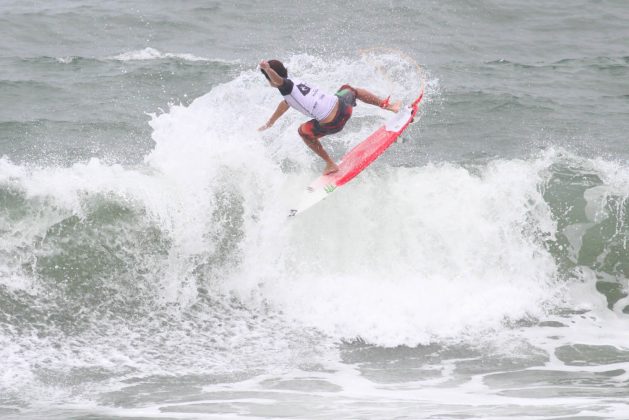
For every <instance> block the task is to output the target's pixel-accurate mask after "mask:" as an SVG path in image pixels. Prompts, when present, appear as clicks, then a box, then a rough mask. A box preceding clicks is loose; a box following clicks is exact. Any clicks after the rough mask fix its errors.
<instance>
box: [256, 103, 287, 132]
mask: <svg viewBox="0 0 629 420" xmlns="http://www.w3.org/2000/svg"><path fill="white" fill-rule="evenodd" d="M288 108H289V105H288V103H287V102H286V101H282V102H280V103H279V105H278V106H277V108H275V112H274V113H273V115H271V118H269V120H268V121H267V122H266V124H264V125H263V126H262V127H260V128H258V131H263V130H266V129H267V128H269V127H272V126H273V124H275V121H277V120H278V119H279V118H280V117H281V116H282V115H284V113H285V112H286V111H288Z"/></svg>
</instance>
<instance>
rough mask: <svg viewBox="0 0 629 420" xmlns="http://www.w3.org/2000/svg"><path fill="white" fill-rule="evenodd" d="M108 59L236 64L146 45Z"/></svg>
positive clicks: (231, 61)
mask: <svg viewBox="0 0 629 420" xmlns="http://www.w3.org/2000/svg"><path fill="white" fill-rule="evenodd" d="M107 59H109V60H117V61H144V60H165V59H177V60H183V61H211V62H215V63H223V64H236V63H238V61H236V60H224V59H220V58H206V57H199V56H196V55H194V54H185V53H180V54H176V53H164V52H161V51H159V50H157V49H155V48H151V47H146V48H144V49H141V50H135V51H128V52H124V53H121V54H118V55H114V56H110V57H107Z"/></svg>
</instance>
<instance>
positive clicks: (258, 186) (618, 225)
mask: <svg viewBox="0 0 629 420" xmlns="http://www.w3.org/2000/svg"><path fill="white" fill-rule="evenodd" d="M376 59H377V60H380V62H381V63H382V64H383V65H386V66H387V68H388V69H389V71H390V72H391V74H404V73H409V72H412V71H413V69H412V68H411V67H410V66H409V65H408V64H404V63H401V62H399V61H395V60H394V59H393V58H391V57H388V56H386V55H382V56H378V57H377V58H376ZM288 67H289V68H295V69H297V68H298V69H300V70H301V71H302V73H301V74H299V76H300V77H303V78H305V79H308V80H312V81H313V82H316V83H318V84H320V85H321V86H322V87H324V88H325V89H327V90H333V89H335V88H337V86H334V85H331V84H330V82H329V81H330V80H344V79H347V78H348V77H349V76H350V75H351V79H352V80H353V82H352V83H355V84H356V85H364V86H371V87H372V88H373V89H374V90H376V91H379V90H383V91H384V90H391V91H392V94H393V96H395V97H403V96H404V94H405V92H408V91H409V89H411V88H412V86H408V83H407V81H406V80H404V79H402V78H401V77H394V78H392V79H390V80H383V79H380V81H379V82H377V83H375V84H374V82H373V81H374V80H378V78H377V77H375V76H376V73H374V72H375V70H374V69H373V67H370V66H366V65H365V63H364V62H360V61H359V62H356V61H349V60H337V61H336V62H335V63H334V66H332V70H330V67H329V63H326V62H323V61H322V60H320V59H318V58H315V57H312V56H308V55H297V56H294V57H292V58H291V60H290V62H289V63H288ZM387 83H388V84H391V85H392V86H386V84H387ZM409 95H410V94H409ZM438 97H439V84H438V81H436V80H431V79H430V77H428V99H427V101H426V103H425V105H424V107H425V109H430V107H431V106H432V104H433V103H434V102H435V99H438ZM234 98H235V99H234ZM278 99H279V97H278V96H277V93H276V92H275V90H273V89H271V88H269V87H267V86H265V85H264V84H263V83H261V80H260V75H259V72H257V71H256V70H245V71H243V72H241V73H240V74H239V75H238V76H237V77H235V78H234V79H232V80H231V81H228V82H226V83H222V84H219V85H217V86H215V87H214V88H212V90H211V91H210V92H209V93H207V94H206V95H204V96H202V97H200V98H198V99H196V100H194V101H193V102H192V103H191V104H189V105H187V106H185V105H178V106H172V107H171V108H170V109H169V111H168V112H164V113H161V114H159V115H157V114H156V115H153V116H152V117H151V118H152V119H151V121H150V126H151V129H152V135H151V136H152V140H153V142H154V147H153V149H152V151H151V152H150V153H149V154H147V155H146V156H145V158H144V162H143V163H142V164H138V165H134V166H121V165H116V164H109V163H106V162H104V161H102V160H99V159H91V160H89V161H87V162H83V163H76V164H73V165H71V166H54V165H51V166H41V165H40V166H36V165H28V164H22V163H15V162H12V161H10V160H9V159H7V158H3V159H1V160H0V209H2V211H1V212H0V232H1V233H2V240H1V241H0V371H2V372H3V373H2V374H1V375H0V390H2V393H1V394H2V395H3V397H1V398H0V403H2V404H4V405H6V406H9V407H24V406H29V405H30V404H31V403H32V399H33V398H35V397H33V396H36V398H37V399H38V400H39V401H40V402H41V401H43V402H46V401H55V402H58V401H65V402H68V401H71V402H73V403H77V404H78V403H81V402H82V401H85V400H86V399H87V400H89V401H93V395H98V397H97V400H98V403H97V404H101V405H114V406H122V407H132V406H134V404H139V405H142V404H143V403H146V401H143V400H142V397H141V395H142V392H143V391H142V389H152V388H151V384H152V383H153V384H155V383H159V378H163V377H168V376H176V377H177V378H180V379H181V380H182V381H183V383H185V384H187V385H186V386H189V387H191V389H194V390H196V391H194V392H200V391H199V389H200V388H199V387H200V386H201V384H208V383H209V384H213V383H228V384H229V383H236V382H241V381H246V380H248V379H250V378H253V377H256V376H258V375H261V374H264V375H269V376H263V377H264V380H263V383H264V384H266V385H268V387H270V388H272V389H275V388H273V387H276V386H277V387H279V389H282V384H281V383H280V382H281V381H280V382H277V379H274V377H273V372H278V371H286V370H290V369H302V370H304V371H307V372H311V374H312V375H315V376H316V375H317V374H321V375H323V373H322V372H325V366H329V363H331V362H330V360H338V359H339V358H341V359H343V360H344V361H350V363H351V360H356V357H358V360H360V363H361V366H362V367H361V369H365V370H364V371H363V372H362V374H363V375H364V376H365V377H367V378H371V379H372V380H373V381H374V383H376V384H377V383H386V382H387V381H391V380H392V379H391V377H388V376H386V375H390V374H391V372H392V371H387V372H388V373H387V372H385V373H383V372H382V371H381V370H378V367H377V366H376V365H375V364H376V362H374V361H373V360H371V359H370V357H371V356H370V354H371V353H369V352H370V351H374V352H378V351H380V352H385V351H387V349H392V350H391V351H392V352H396V351H404V350H400V349H404V348H406V349H408V351H416V352H418V353H417V354H416V357H417V358H419V359H421V360H424V361H426V360H429V359H430V358H431V357H435V358H437V359H436V360H450V361H452V360H456V363H455V362H452V363H454V364H453V365H452V366H453V371H454V372H457V373H456V375H460V376H456V375H455V376H454V379H455V382H456V380H459V379H460V378H461V377H463V376H465V375H468V376H470V375H474V374H477V373H479V372H477V371H474V369H475V368H472V367H470V366H468V365H466V364H465V362H462V360H463V359H465V358H466V357H478V358H479V359H482V358H483V357H484V356H482V355H479V353H478V352H481V353H482V351H481V350H479V349H483V348H484V349H487V348H491V349H493V350H491V352H490V353H491V354H494V353H493V352H494V351H495V352H496V353H499V354H500V357H498V356H497V357H496V358H495V359H491V360H492V362H491V363H494V362H495V364H496V366H493V367H491V368H490V369H494V370H493V372H494V373H495V372H501V371H502V368H501V366H502V365H500V363H503V362H504V363H505V364H507V365H510V366H520V367H523V368H526V367H527V366H537V365H540V364H542V365H543V364H544V363H546V358H545V357H546V356H544V354H552V355H554V356H553V357H556V358H557V359H558V360H560V361H561V362H563V363H565V364H566V365H571V364H572V365H573V366H576V365H579V354H583V353H584V352H586V353H587V352H588V351H593V352H595V353H596V349H595V348H594V350H592V349H593V347H591V346H592V345H594V344H596V339H595V337H596V334H597V332H596V328H595V327H594V326H595V325H602V326H603V327H605V328H606V329H609V330H610V331H611V330H614V329H615V328H616V327H617V326H618V323H619V322H626V319H625V318H626V316H627V313H629V299H628V298H627V293H626V290H627V279H628V277H629V276H628V274H629V252H628V250H627V246H628V238H629V213H628V207H629V177H627V173H629V172H628V169H629V168H627V166H626V164H623V163H619V162H613V161H611V160H604V159H586V158H583V157H579V156H577V155H575V154H571V153H569V152H567V151H565V150H561V149H558V148H554V149H553V148H550V149H546V150H544V151H541V152H539V153H537V154H534V155H531V156H528V157H523V158H512V159H511V158H491V159H485V160H481V161H468V162H459V163H452V162H434V163H428V164H424V163H423V162H419V163H416V164H415V165H408V164H406V163H405V164H404V165H400V161H402V162H405V158H404V156H408V155H409V154H412V153H416V152H417V150H418V149H420V148H421V143H422V136H421V125H417V126H413V127H412V128H411V129H410V132H409V134H408V136H409V137H410V138H411V140H412V141H411V142H407V143H404V144H396V145H394V146H393V149H392V150H390V151H389V152H388V153H387V154H386V155H385V156H383V157H382V159H380V160H379V161H378V162H377V163H376V164H374V165H373V166H372V167H371V168H370V169H369V170H367V171H366V172H365V173H363V174H362V175H361V176H360V177H359V178H357V179H356V180H355V181H354V182H352V183H351V184H349V185H348V186H346V187H344V188H343V190H342V191H339V192H337V193H336V194H334V195H333V196H330V197H329V198H328V199H327V200H326V201H325V202H323V203H321V204H319V205H318V206H317V207H315V208H313V209H312V210H310V211H309V212H307V213H305V214H303V217H299V218H297V219H295V220H291V221H288V220H287V219H286V209H287V208H289V206H290V204H291V203H292V202H293V200H294V199H295V198H296V197H297V196H298V195H299V194H300V193H301V191H302V190H303V186H304V185H307V183H308V181H309V180H310V179H311V178H312V177H314V176H315V174H316V172H317V171H318V170H320V165H319V163H320V162H318V161H317V160H315V159H314V158H313V157H312V155H311V154H310V153H309V152H308V150H307V149H306V147H304V145H303V144H302V143H301V142H300V141H299V139H298V137H297V127H298V125H299V124H300V123H301V122H302V118H301V117H300V116H299V115H297V113H292V114H291V113H289V114H287V115H286V117H285V118H284V119H283V120H282V121H280V122H278V124H277V125H276V127H274V128H272V129H271V130H268V131H266V132H264V133H263V134H262V135H260V134H258V133H257V132H256V131H255V127H257V126H258V125H259V124H258V122H259V121H257V120H255V121H253V120H252V118H251V116H252V115H256V114H259V115H266V114H267V113H269V109H270V104H274V103H276V102H277V101H278ZM245 103H246V104H248V106H250V107H251V113H250V114H247V115H244V114H243V113H242V112H240V111H241V109H242V107H243V104H245ZM422 112H427V111H425V110H423V111H422ZM385 115H386V114H385V113H384V111H382V110H379V109H376V108H372V107H367V106H363V105H360V106H359V107H357V108H356V111H355V114H354V117H353V119H352V120H351V122H350V124H348V129H347V130H345V131H344V132H343V133H342V134H341V135H339V136H337V137H335V138H334V139H330V140H329V142H328V143H326V145H328V147H329V148H330V150H332V151H333V153H334V154H335V155H337V156H339V155H341V154H342V152H343V151H345V150H347V149H348V148H349V147H351V146H353V145H354V144H357V143H358V142H359V141H360V140H361V139H363V138H364V137H365V136H366V135H367V134H368V133H370V132H371V131H373V130H374V129H375V128H376V127H378V125H379V124H380V123H381V121H382V118H383V117H384V116H385ZM259 119H260V122H261V121H262V120H263V117H260V118H259ZM586 312H587V313H589V314H590V315H589V316H590V317H591V319H592V320H594V321H592V324H587V322H590V321H589V320H588V321H587V322H586V321H584V320H583V314H584V313H586ZM597 323H598V324H597ZM593 325H594V326H593ZM524 327H528V328H529V330H527V332H524V333H522V334H523V336H524V337H525V338H524V341H522V342H518V343H519V344H517V345H515V344H513V334H514V332H515V331H518V329H520V328H524ZM550 327H565V328H555V329H556V330H557V331H560V330H565V331H566V332H565V333H560V332H557V333H556V337H561V338H557V339H556V342H552V340H551V341H550V342H549V339H547V338H544V339H542V338H540V334H541V333H540V331H545V330H544V328H550ZM577 328H580V330H579V331H581V332H580V334H581V335H580V338H578V339H576V338H575V336H577V334H576V331H577V330H576V329H577ZM544 334H546V333H545V332H544ZM544 337H546V336H544ZM526 340H528V341H526ZM497 342H500V343H501V344H500V345H498V344H496V343H497ZM584 342H585V344H584ZM504 343H510V345H508V346H507V345H505V344H504ZM619 343H620V344H619ZM621 343H622V339H621V338H618V337H617V336H614V335H613V334H612V333H611V332H610V336H609V337H606V341H605V342H604V344H606V345H608V346H612V347H613V346H616V345H619V346H620V345H622V344H621ZM494 346H497V347H499V348H500V350H499V351H498V350H495V349H496V347H494ZM578 346H586V347H578ZM588 346H590V347H588ZM540 348H541V349H544V350H545V351H546V353H544V351H542V350H539V349H540ZM614 348H616V347H614ZM339 349H340V350H339ZM395 349H398V350H395ZM412 349H415V350H412ZM599 350H600V351H601V352H602V353H600V354H604V355H606V356H605V357H608V358H611V359H610V360H612V362H610V363H611V364H613V363H623V361H625V356H626V355H625V353H622V351H620V350H617V352H616V353H614V352H613V351H612V350H610V352H608V353H605V351H603V350H605V349H602V350H601V349H599ZM510 352H511V353H512V355H511V356H507V355H508V354H509V353H510ZM339 353H340V356H339ZM387 354H390V355H391V354H395V353H387ZM610 354H611V355H610ZM514 355H515V356H514ZM387 357H389V356H387ZM509 357H511V358H509ZM601 357H603V356H601ZM505 358H506V359H505ZM430 360H432V359H430ZM483 360H484V359H483ZM505 360H506V361H505ZM523 360H524V362H523ZM553 360H554V361H556V360H555V359H553ZM433 362H434V360H433ZM334 363H336V362H334ZM334 363H333V365H334V366H335V367H334V369H339V371H338V372H345V371H344V370H343V368H342V367H340V366H339V365H335V364H334ZM370 363H371V364H370ZM435 363H440V362H438V361H437V362H435ZM444 363H445V362H444ZM488 363H489V364H490V365H491V363H490V362H488ZM321 366H323V367H321ZM614 366H616V365H614ZM503 367H504V366H503ZM618 369H620V367H619V368H618ZM313 372H319V373H313ZM414 372H416V373H417V375H420V373H421V375H425V376H421V375H420V376H418V377H416V378H415V380H424V379H426V380H428V379H430V378H433V379H434V376H431V375H436V373H430V372H427V371H426V370H421V372H420V371H419V370H418V371H414ZM346 373H347V372H345V373H338V375H339V376H338V378H337V379H338V380H339V381H341V382H342V378H344V376H343V375H344V374H346ZM588 374H591V375H594V376H593V377H596V376H595V373H593V372H588ZM369 375H372V376H369ZM378 375H380V376H378ZM382 375H385V376H382ZM444 375H445V374H444ZM610 375H611V376H614V375H612V374H610ZM619 375H623V374H620V373H619ZM190 378H192V379H190ZM339 378H340V379H339ZM328 379H329V378H328ZM446 379H452V377H448V376H447V375H446V377H445V379H444V380H446ZM586 379H587V378H586ZM492 380H493V381H494V382H493V383H494V384H497V383H500V384H502V385H500V386H505V385H504V382H505V381H506V382H508V381H509V380H511V379H510V378H504V377H499V376H492V378H491V379H489V382H488V383H492V382H491V381H492ZM580 380H583V378H581V377H579V378H576V379H574V381H575V383H576V382H578V381H580ZM154 381H157V382H154ZM264 381H267V382H264ZM268 381H270V382H268ZM273 381H276V382H273ZM500 381H503V382H500ZM278 384H279V385H278ZM309 384H310V385H308V386H314V388H307V389H311V390H312V389H315V390H321V389H324V390H325V389H328V388H326V386H328V385H326V384H327V382H326V383H324V384H323V385H322V384H321V383H318V385H317V384H314V385H313V384H312V383H309ZM317 386H320V387H322V388H317ZM334 386H337V385H334V384H330V385H329V387H331V389H334ZM496 386H499V385H496ZM127 387H128V388H129V389H130V388H133V387H137V388H133V389H134V390H135V391H130V390H129V389H127ZM142 387H148V388H142ZM155 387H157V388H159V385H155ZM289 388H290V386H289ZM297 388H299V387H297ZM507 388H508V386H507ZM123 389H127V391H125V392H122V391H121V390H123ZM153 390H154V389H153ZM136 391H137V392H136ZM503 391H504V389H503ZM182 392H183V394H185V393H186V392H187V391H186V392H184V391H182ZM190 392H192V391H190ZM374 392H376V391H375V389H374ZM505 392H506V391H505ZM149 393H150V392H149ZM374 395H375V394H374ZM505 395H506V394H505ZM522 396H523V395H518V397H522ZM603 397H604V396H603ZM603 397H601V398H603ZM409 398H410V397H409ZM153 402H154V401H153Z"/></svg>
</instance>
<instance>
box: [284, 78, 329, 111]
mask: <svg viewBox="0 0 629 420" xmlns="http://www.w3.org/2000/svg"><path fill="white" fill-rule="evenodd" d="M278 89H279V90H280V93H281V94H282V96H283V97H284V100H285V101H286V102H287V103H288V105H290V106H291V107H293V108H295V109H296V110H297V111H299V112H301V113H302V114H304V115H308V116H309V117H312V118H314V119H315V120H317V121H321V120H325V119H326V118H327V117H328V116H329V115H330V112H332V110H333V109H334V105H336V103H337V102H338V100H339V98H338V97H337V96H336V95H330V94H328V93H325V92H323V91H322V90H321V89H319V88H318V87H317V86H315V85H313V84H311V83H306V82H304V81H302V80H294V81H293V80H291V79H288V78H286V79H284V83H282V86H280V87H279V88H278Z"/></svg>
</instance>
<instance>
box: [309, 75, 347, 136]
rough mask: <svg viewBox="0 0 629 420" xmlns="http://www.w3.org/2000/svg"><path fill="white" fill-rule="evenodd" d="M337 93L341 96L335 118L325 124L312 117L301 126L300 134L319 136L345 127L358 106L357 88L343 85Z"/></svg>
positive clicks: (336, 131)
mask: <svg viewBox="0 0 629 420" xmlns="http://www.w3.org/2000/svg"><path fill="white" fill-rule="evenodd" d="M335 95H336V96H337V97H338V98H339V108H338V110H337V111H336V115H335V116H334V119H333V120H332V121H330V122H329V123H325V124H322V123H320V122H319V121H317V120H315V119H312V120H310V121H308V122H306V123H304V124H302V126H301V127H299V134H301V135H302V136H303V135H305V136H306V137H315V138H319V137H323V136H327V135H328V134H334V133H338V132H339V131H341V130H342V129H343V127H345V123H346V122H347V121H348V120H349V118H350V117H351V116H352V109H353V107H355V106H356V90H355V89H354V88H353V87H351V86H350V85H343V86H341V87H340V88H339V90H338V91H337V92H336V93H335Z"/></svg>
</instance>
